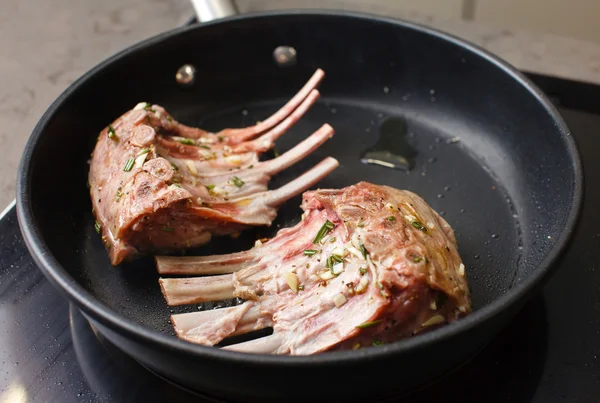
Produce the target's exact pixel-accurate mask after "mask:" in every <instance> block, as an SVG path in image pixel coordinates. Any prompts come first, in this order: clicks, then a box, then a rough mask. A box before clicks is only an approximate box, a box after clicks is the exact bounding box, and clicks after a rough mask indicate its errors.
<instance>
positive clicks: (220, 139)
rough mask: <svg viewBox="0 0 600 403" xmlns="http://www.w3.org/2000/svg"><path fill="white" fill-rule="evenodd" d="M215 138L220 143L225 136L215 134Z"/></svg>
mask: <svg viewBox="0 0 600 403" xmlns="http://www.w3.org/2000/svg"><path fill="white" fill-rule="evenodd" d="M217 140H219V143H222V142H223V140H225V136H217Z"/></svg>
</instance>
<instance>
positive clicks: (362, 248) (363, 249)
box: [360, 243, 367, 259]
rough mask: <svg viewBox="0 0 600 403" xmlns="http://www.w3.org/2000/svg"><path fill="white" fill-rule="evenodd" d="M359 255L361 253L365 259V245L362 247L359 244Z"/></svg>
mask: <svg viewBox="0 0 600 403" xmlns="http://www.w3.org/2000/svg"><path fill="white" fill-rule="evenodd" d="M360 253H362V255H363V257H364V258H365V259H366V258H367V250H366V249H365V245H363V244H362V243H361V244H360Z"/></svg>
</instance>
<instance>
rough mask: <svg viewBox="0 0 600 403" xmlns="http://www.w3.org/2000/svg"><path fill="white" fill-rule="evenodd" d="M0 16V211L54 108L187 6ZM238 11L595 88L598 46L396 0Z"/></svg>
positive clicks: (19, 7)
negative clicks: (485, 53) (367, 20)
mask: <svg viewBox="0 0 600 403" xmlns="http://www.w3.org/2000/svg"><path fill="white" fill-rule="evenodd" d="M1 3H2V5H1V9H2V11H1V12H0V150H1V152H2V159H3V161H2V162H3V163H2V164H0V210H2V208H3V207H4V206H5V205H7V204H8V203H9V202H10V200H11V199H13V198H14V191H15V180H16V170H17V165H18V163H19V160H20V156H21V152H22V150H23V146H24V145H25V142H26V140H27V138H28V136H29V134H30V133H31V130H32V129H33V127H34V126H35V124H36V122H37V120H38V119H39V118H40V116H41V115H42V114H43V113H44V111H45V110H46V108H47V107H48V106H49V105H50V104H51V103H52V101H53V100H54V99H55V98H56V97H57V96H58V95H59V94H60V93H61V92H62V91H63V90H64V89H65V88H66V87H67V86H68V85H69V84H70V83H71V82H73V81H74V80H75V79H76V78H78V77H79V76H80V75H81V74H83V73H84V72H85V71H87V70H89V69H90V68H91V67H93V66H94V65H96V64H97V63H99V62H100V61H102V59H104V58H106V57H108V56H110V55H112V54H114V53H115V52H117V51H119V50H121V49H123V48H124V47H126V46H128V45H131V44H133V43H135V42H137V41H139V40H142V39H145V38H147V37H149V36H151V35H154V34H156V33H159V32H161V31H164V30H167V29H169V28H172V27H175V26H177V25H179V24H182V23H183V22H184V21H185V20H186V19H187V18H188V17H190V16H191V15H192V7H191V6H190V5H189V3H188V1H187V0H103V1H77V0H43V1H40V0H2V2H1ZM238 4H239V7H240V10H241V11H242V12H247V11H251V12H252V11H259V10H263V9H283V8H299V7H311V8H315V7H326V8H330V9H331V8H335V9H340V8H342V9H343V8H345V9H352V10H357V11H367V12H372V13H377V14H383V15H387V16H391V17H398V18H404V19H408V20H412V21H415V22H419V23H423V24H427V25H431V26H433V27H435V28H439V29H442V30H444V31H447V32H450V33H453V34H455V35H458V36H460V37H463V38H465V39H467V40H470V41H472V42H474V43H476V44H479V45H480V46H483V47H485V48H487V49H489V50H491V51H492V52H494V53H496V54H498V55H499V56H501V57H503V58H505V59H506V60H508V61H509V62H510V63H513V64H514V65H515V66H517V67H519V68H523V69H527V70H530V71H537V72H541V73H546V74H553V75H557V76H563V77H569V78H575V79H580V80H586V81H593V82H600V45H599V44H594V43H589V42H583V41H577V40H573V39H568V38H562V37H557V36H550V35H543V34H534V33H527V32H516V31H509V30H506V29H502V28H501V27H484V26H478V25H474V24H470V23H465V22H461V21H448V20H439V19H435V18H432V17H430V16H427V15H423V14H419V13H415V12H407V11H405V10H404V9H403V8H402V7H400V6H399V5H398V4H399V3H397V2H395V1H394V0H373V1H370V2H366V1H358V0H345V1H344V0H329V1H316V0H309V1H301V0H271V1H266V0H239V1H238Z"/></svg>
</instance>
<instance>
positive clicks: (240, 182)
mask: <svg viewBox="0 0 600 403" xmlns="http://www.w3.org/2000/svg"><path fill="white" fill-rule="evenodd" d="M231 181H232V182H233V184H234V185H235V186H237V187H239V188H241V187H242V186H244V183H245V182H244V181H243V180H241V179H240V178H238V177H237V176H234V177H233V178H231Z"/></svg>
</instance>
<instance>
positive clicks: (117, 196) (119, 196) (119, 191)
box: [115, 186, 123, 202]
mask: <svg viewBox="0 0 600 403" xmlns="http://www.w3.org/2000/svg"><path fill="white" fill-rule="evenodd" d="M121 197H123V193H122V192H121V186H119V188H118V189H117V194H116V195H115V199H116V200H117V202H118V201H119V200H121Z"/></svg>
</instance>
